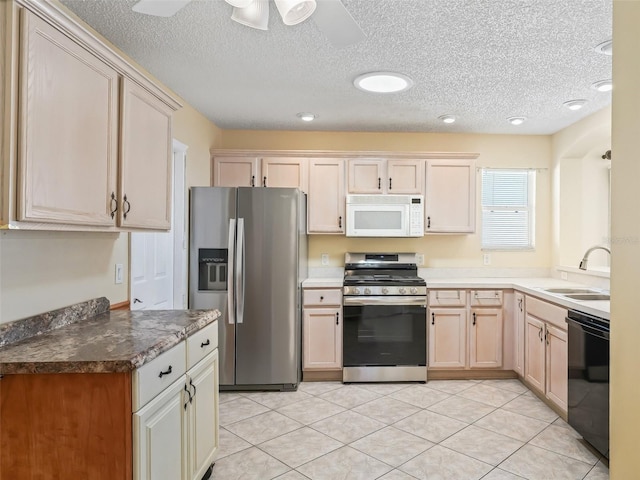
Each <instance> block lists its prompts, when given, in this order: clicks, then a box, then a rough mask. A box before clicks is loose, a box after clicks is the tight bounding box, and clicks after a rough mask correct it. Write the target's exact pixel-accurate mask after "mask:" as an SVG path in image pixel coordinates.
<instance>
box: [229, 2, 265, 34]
mask: <svg viewBox="0 0 640 480" xmlns="http://www.w3.org/2000/svg"><path fill="white" fill-rule="evenodd" d="M231 20H233V21H235V22H238V23H240V24H242V25H246V26H247V27H251V28H257V29H258V30H268V29H269V0H253V1H252V2H251V3H250V4H249V6H247V7H244V8H238V7H234V9H233V13H232V14H231Z"/></svg>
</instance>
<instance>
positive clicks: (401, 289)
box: [398, 287, 407, 295]
mask: <svg viewBox="0 0 640 480" xmlns="http://www.w3.org/2000/svg"><path fill="white" fill-rule="evenodd" d="M398 292H400V293H401V294H403V295H404V294H405V293H407V289H406V288H404V287H400V288H399V289H398Z"/></svg>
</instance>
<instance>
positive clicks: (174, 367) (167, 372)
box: [132, 342, 187, 412]
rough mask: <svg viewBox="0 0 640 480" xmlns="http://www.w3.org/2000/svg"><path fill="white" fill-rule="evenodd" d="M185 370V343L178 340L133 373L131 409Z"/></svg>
mask: <svg viewBox="0 0 640 480" xmlns="http://www.w3.org/2000/svg"><path fill="white" fill-rule="evenodd" d="M186 371H187V361H186V344H185V342H180V343H179V344H178V345H176V346H175V347H173V348H172V349H170V350H167V351H166V352H164V353H162V354H161V355H160V356H158V357H157V358H154V359H153V360H151V361H150V362H149V363H147V364H146V365H143V366H142V367H140V368H139V369H137V370H136V371H135V372H134V373H133V392H132V394H133V411H134V412H135V411H137V410H138V409H140V408H141V407H143V406H144V405H146V404H147V402H149V400H151V399H152V398H153V397H155V396H156V395H158V394H159V393H160V392H161V391H162V390H164V389H165V388H167V387H168V386H169V385H171V384H172V383H173V382H175V381H176V380H177V379H179V378H180V377H181V376H182V375H184V374H185V372H186Z"/></svg>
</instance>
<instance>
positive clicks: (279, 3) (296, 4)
mask: <svg viewBox="0 0 640 480" xmlns="http://www.w3.org/2000/svg"><path fill="white" fill-rule="evenodd" d="M274 1H275V3H276V7H278V12H280V16H281V17H282V22H283V23H284V24H285V25H297V24H298V23H301V22H304V21H305V20H306V19H307V18H309V17H310V16H311V15H312V14H313V12H315V10H316V0H274Z"/></svg>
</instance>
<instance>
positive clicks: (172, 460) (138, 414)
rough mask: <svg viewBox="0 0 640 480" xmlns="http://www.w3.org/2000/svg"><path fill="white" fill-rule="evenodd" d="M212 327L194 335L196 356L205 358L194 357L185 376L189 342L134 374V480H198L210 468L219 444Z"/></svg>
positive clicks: (216, 350) (216, 358)
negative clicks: (198, 350)
mask: <svg viewBox="0 0 640 480" xmlns="http://www.w3.org/2000/svg"><path fill="white" fill-rule="evenodd" d="M217 327H218V324H217V322H214V323H213V324H211V325H209V326H208V327H205V329H203V330H201V331H199V332H197V333H196V334H195V335H194V337H195V336H196V335H197V339H198V340H200V339H202V340H203V341H202V342H201V344H200V345H202V347H201V348H202V349H205V347H206V349H205V350H202V352H199V353H202V354H205V353H207V352H210V353H207V354H206V356H204V358H202V355H200V356H197V355H196V356H195V358H196V360H199V361H198V362H197V363H196V364H195V365H194V366H192V367H191V368H189V369H188V370H186V372H185V369H186V368H187V365H188V363H187V361H189V362H191V363H193V361H195V360H192V358H194V355H193V353H195V352H189V351H187V345H188V346H189V348H190V349H195V348H198V346H197V345H195V344H194V343H193V342H190V341H189V340H187V341H186V342H182V343H180V344H178V345H176V346H175V347H173V348H172V349H171V350H169V351H167V352H165V353H163V354H162V355H160V356H159V357H157V358H155V359H154V360H153V361H151V362H150V363H148V364H146V365H144V366H143V367H142V368H140V369H139V370H137V371H136V372H135V374H134V387H133V404H134V413H133V479H134V480H158V479H165V478H167V479H168V478H171V479H180V480H200V479H201V478H202V477H203V475H204V474H205V473H206V472H207V470H209V468H210V467H211V464H212V463H213V461H214V459H215V455H216V452H217V450H218V439H219V434H218V430H219V420H218V400H219V395H218V390H219V380H218V378H219V377H218V369H219V364H218V349H217ZM200 358H201V359H200ZM187 359H189V360H187ZM169 382H170V384H169V386H164V385H165V384H166V383H169ZM140 405H141V406H140ZM138 407H139V408H138Z"/></svg>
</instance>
